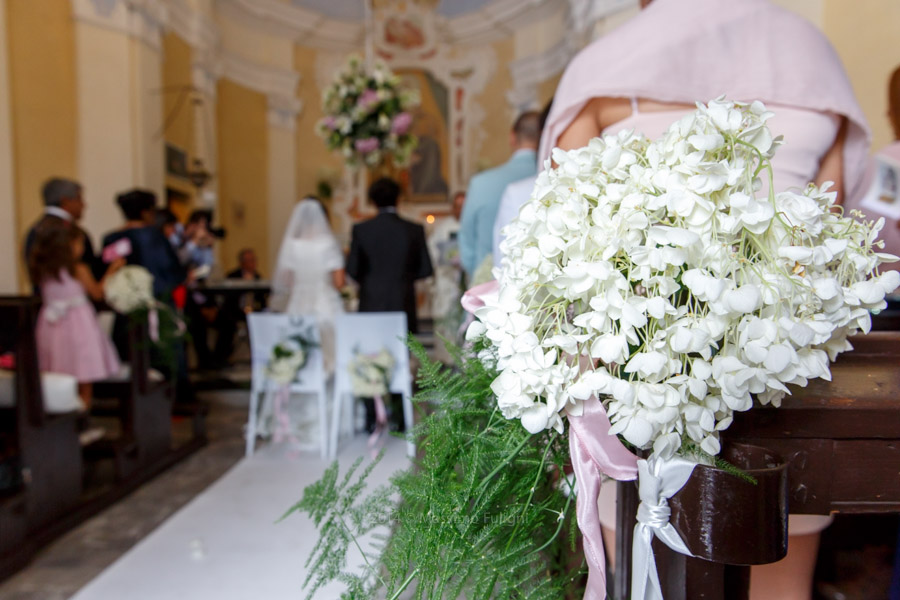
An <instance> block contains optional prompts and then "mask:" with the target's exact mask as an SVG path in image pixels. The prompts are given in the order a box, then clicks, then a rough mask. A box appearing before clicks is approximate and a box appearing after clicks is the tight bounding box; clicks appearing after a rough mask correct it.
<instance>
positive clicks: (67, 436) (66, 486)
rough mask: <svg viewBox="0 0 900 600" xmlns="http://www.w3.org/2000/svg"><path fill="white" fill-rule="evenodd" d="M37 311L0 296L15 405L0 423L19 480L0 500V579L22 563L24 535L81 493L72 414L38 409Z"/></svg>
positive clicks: (32, 304) (26, 302) (25, 301)
mask: <svg viewBox="0 0 900 600" xmlns="http://www.w3.org/2000/svg"><path fill="white" fill-rule="evenodd" d="M38 308H39V302H38V301H37V300H36V299H32V298H23V297H0V323H3V327H2V328H0V347H2V348H4V350H9V351H12V352H14V353H15V361H16V368H15V404H14V406H13V407H12V408H8V409H0V423H2V428H3V431H4V432H5V433H6V434H7V439H9V440H11V441H10V443H9V446H10V447H9V448H8V449H7V450H8V452H9V453H10V454H9V455H11V456H17V457H18V462H19V465H20V467H21V473H22V481H23V485H22V489H21V491H20V492H19V493H16V494H13V495H11V496H8V497H6V498H5V499H3V500H2V501H0V576H2V575H3V574H4V570H6V571H9V570H10V569H11V568H18V566H20V565H21V563H23V562H26V561H27V560H28V558H29V556H30V554H29V553H28V552H27V551H23V548H22V544H23V542H24V541H25V539H26V535H27V534H28V532H33V531H36V530H39V529H41V528H43V527H45V526H47V525H48V524H50V523H53V522H54V521H56V520H58V519H60V518H61V517H63V516H64V515H66V514H67V513H69V512H70V511H71V510H72V509H73V508H75V507H76V506H78V504H79V502H80V499H81V493H82V458H81V446H80V445H79V442H78V431H77V420H78V414H77V413H74V412H73V413H65V414H53V415H51V414H47V412H46V411H45V410H44V398H43V393H42V390H41V381H40V372H39V369H38V362H37V360H38V358H37V357H38V354H37V346H36V344H35V338H34V327H35V323H36V322H37V313H38ZM4 550H5V551H6V552H4ZM10 550H12V553H10Z"/></svg>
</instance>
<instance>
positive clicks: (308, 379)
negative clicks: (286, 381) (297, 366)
mask: <svg viewBox="0 0 900 600" xmlns="http://www.w3.org/2000/svg"><path fill="white" fill-rule="evenodd" d="M247 329H248V330H249V334H250V361H251V364H252V368H253V377H252V382H251V386H252V390H253V392H254V393H258V392H261V391H263V390H265V389H266V382H267V380H266V366H267V365H268V364H269V360H270V358H271V356H272V349H273V348H274V347H275V345H276V344H279V343H281V342H283V341H285V340H287V339H288V338H290V337H292V336H295V335H301V336H303V337H305V338H306V339H309V340H311V341H314V342H315V343H316V344H321V341H322V338H321V335H320V332H319V325H318V322H317V321H316V318H315V317H314V316H311V315H287V314H275V313H250V314H249V315H247ZM324 385H325V367H324V362H323V358H322V348H321V346H316V347H314V348H311V349H310V351H309V358H308V359H307V361H306V364H305V365H304V366H303V368H302V369H301V370H300V377H299V381H297V382H294V383H293V384H291V390H292V391H295V392H320V391H321V390H322V389H323V387H324Z"/></svg>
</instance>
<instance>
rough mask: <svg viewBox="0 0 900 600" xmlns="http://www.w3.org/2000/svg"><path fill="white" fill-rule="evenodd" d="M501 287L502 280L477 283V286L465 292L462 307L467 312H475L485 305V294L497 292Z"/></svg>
mask: <svg viewBox="0 0 900 600" xmlns="http://www.w3.org/2000/svg"><path fill="white" fill-rule="evenodd" d="M499 289H500V282H499V281H497V280H496V279H492V280H491V281H488V282H487V283H482V284H480V285H476V286H475V287H473V288H471V289H468V290H466V293H465V294H463V297H462V299H461V300H460V304H462V307H463V309H464V310H465V311H466V312H469V313H474V312H475V311H476V310H477V309H479V308H481V307H482V306H484V297H485V296H487V295H489V294H496V293H497V291H498V290H499Z"/></svg>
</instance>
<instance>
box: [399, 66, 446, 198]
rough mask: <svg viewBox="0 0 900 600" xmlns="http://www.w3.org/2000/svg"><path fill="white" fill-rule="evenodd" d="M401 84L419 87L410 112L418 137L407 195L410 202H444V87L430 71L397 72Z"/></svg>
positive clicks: (411, 164)
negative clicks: (417, 101) (419, 100)
mask: <svg viewBox="0 0 900 600" xmlns="http://www.w3.org/2000/svg"><path fill="white" fill-rule="evenodd" d="M398 74H399V75H400V76H401V77H402V78H403V80H404V83H405V85H407V86H409V87H413V88H416V89H418V90H419V94H420V96H421V98H422V102H421V104H420V105H419V107H418V108H417V109H416V111H415V112H414V113H413V117H414V118H413V133H414V134H415V135H416V136H417V137H418V138H419V143H418V145H417V147H416V150H415V151H414V152H413V156H412V161H411V163H410V167H409V170H408V174H407V177H408V179H407V182H406V191H407V197H408V198H409V199H410V200H411V201H413V202H429V203H440V202H447V200H448V194H449V191H450V186H449V183H448V182H449V181H450V177H449V173H450V154H449V147H450V131H449V130H450V127H449V94H448V93H447V88H446V87H444V85H442V84H441V83H440V82H439V81H437V80H436V79H435V78H434V77H433V76H432V75H431V73H429V72H427V71H422V70H405V71H399V72H398Z"/></svg>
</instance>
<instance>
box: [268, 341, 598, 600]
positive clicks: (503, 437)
mask: <svg viewBox="0 0 900 600" xmlns="http://www.w3.org/2000/svg"><path fill="white" fill-rule="evenodd" d="M409 344H410V347H411V348H412V351H413V353H414V354H415V355H416V356H417V357H418V359H419V360H420V361H421V364H422V366H421V368H420V369H419V376H418V383H419V387H420V390H422V391H421V392H420V394H419V395H418V396H417V397H416V402H417V404H418V405H419V406H420V408H424V409H425V412H428V413H429V414H428V416H426V417H425V418H424V419H423V420H422V422H421V423H420V424H419V425H417V426H416V428H415V429H414V431H413V432H412V436H413V438H414V439H415V441H416V443H417V445H418V448H419V459H418V461H417V464H416V465H415V466H414V467H413V468H411V469H410V470H408V471H403V472H400V473H397V474H395V475H394V477H393V478H392V480H391V483H390V485H389V486H385V487H381V488H379V489H377V490H375V491H374V492H373V493H371V494H368V495H365V493H364V492H365V485H366V479H367V478H368V476H369V474H370V473H371V470H372V468H373V467H374V465H375V462H372V463H371V464H369V465H368V466H367V467H366V468H365V469H363V470H362V471H359V467H360V464H361V459H360V460H358V461H357V462H356V463H355V464H354V465H353V466H352V467H351V468H350V469H349V471H348V472H347V473H346V474H345V475H344V476H343V477H340V476H339V474H338V466H337V463H335V464H333V465H332V466H331V467H330V468H329V469H328V470H327V471H326V472H325V475H324V476H323V478H322V479H321V480H320V481H318V482H317V483H315V484H313V485H311V486H309V487H307V488H306V490H305V491H304V493H303V498H302V499H301V500H300V502H298V503H297V504H296V505H295V506H294V507H293V508H291V510H290V511H288V513H287V514H286V515H285V516H287V515H290V514H292V513H294V512H303V513H307V514H308V515H309V516H310V518H311V519H312V520H313V522H314V523H315V524H316V527H317V528H318V529H319V534H320V539H319V541H318V543H317V544H316V546H315V548H314V549H313V552H312V554H311V555H310V557H309V560H308V561H307V567H308V568H309V575H308V576H307V579H306V582H305V586H306V588H307V589H308V595H307V598H313V597H315V594H316V591H317V590H319V589H320V588H321V587H322V586H324V585H326V584H327V583H329V582H332V581H340V582H342V583H344V584H345V585H346V586H347V591H346V592H345V594H344V596H343V597H344V598H347V599H353V600H361V599H363V598H376V597H377V598H387V599H391V600H395V599H397V598H399V597H400V595H401V594H403V597H404V598H406V597H411V598H415V599H418V600H426V599H427V600H438V599H447V600H456V599H457V598H471V599H487V598H516V599H530V600H551V599H552V600H558V599H560V598H565V597H580V593H579V592H581V586H582V585H583V575H584V565H583V559H582V557H581V554H580V552H578V551H577V549H576V545H575V539H576V535H575V534H576V532H577V524H576V522H575V497H574V493H573V492H574V490H571V489H570V486H572V485H574V484H573V483H572V480H571V478H569V479H567V478H566V477H565V476H564V475H563V468H564V466H565V464H566V463H567V461H568V455H569V452H568V439H567V437H566V436H565V435H560V434H558V433H556V432H554V431H550V432H545V433H543V434H541V435H531V434H529V433H528V432H527V431H525V429H524V428H523V427H522V426H521V425H520V424H519V423H518V422H516V421H510V420H507V419H505V418H503V416H502V415H501V414H500V412H499V410H498V409H497V408H496V401H495V399H494V395H493V393H492V392H491V390H490V384H491V381H493V379H494V378H495V377H496V373H495V372H494V371H493V370H491V369H489V368H487V367H485V366H484V365H483V364H482V363H481V362H479V361H478V360H477V359H475V358H474V356H470V355H468V354H464V353H463V352H461V351H460V350H459V349H458V348H455V347H452V346H451V345H449V344H448V352H449V353H450V354H451V355H452V356H453V357H454V359H455V364H457V365H459V368H458V370H449V369H447V368H446V367H444V366H443V365H441V364H440V363H437V362H433V361H431V360H429V359H428V357H427V356H426V354H425V350H424V349H423V348H422V346H421V345H420V344H419V343H418V342H416V341H415V340H414V339H412V338H411V339H410V342H409ZM476 351H477V349H476ZM357 473H358V474H357ZM367 534H372V535H371V536H370V537H375V538H376V542H375V543H374V544H373V545H371V546H369V547H368V548H363V547H362V546H361V543H362V542H361V539H362V537H363V536H366V535H367ZM351 552H362V554H363V556H364V557H365V567H364V568H362V569H361V570H359V571H357V572H349V571H348V569H347V562H348V553H351Z"/></svg>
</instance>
